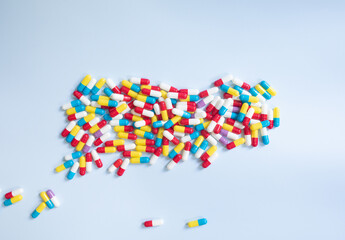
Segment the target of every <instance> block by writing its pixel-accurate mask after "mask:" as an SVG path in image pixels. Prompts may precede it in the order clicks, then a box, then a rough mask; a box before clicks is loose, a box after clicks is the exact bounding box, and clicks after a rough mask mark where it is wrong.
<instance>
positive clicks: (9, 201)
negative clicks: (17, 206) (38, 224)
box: [4, 195, 23, 206]
mask: <svg viewBox="0 0 345 240" xmlns="http://www.w3.org/2000/svg"><path fill="white" fill-rule="evenodd" d="M22 199H23V196H22V195H17V196H14V197H12V198H10V199H7V200H5V201H4V205H5V206H10V205H12V204H14V203H16V202H19V201H21V200H22Z"/></svg>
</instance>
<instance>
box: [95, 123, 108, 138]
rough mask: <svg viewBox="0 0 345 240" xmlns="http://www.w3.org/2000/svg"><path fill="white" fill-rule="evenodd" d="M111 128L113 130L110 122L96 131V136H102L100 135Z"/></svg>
mask: <svg viewBox="0 0 345 240" xmlns="http://www.w3.org/2000/svg"><path fill="white" fill-rule="evenodd" d="M110 130H111V126H110V125H109V124H107V125H105V126H104V127H102V128H101V129H99V130H98V131H97V132H95V133H94V136H95V137H96V138H100V137H102V136H104V134H106V133H107V132H109V131H110Z"/></svg>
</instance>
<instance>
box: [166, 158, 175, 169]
mask: <svg viewBox="0 0 345 240" xmlns="http://www.w3.org/2000/svg"><path fill="white" fill-rule="evenodd" d="M176 164H177V163H176V162H174V160H171V161H170V162H169V163H168V165H167V169H168V170H171V169H173V168H174V167H175V166H176Z"/></svg>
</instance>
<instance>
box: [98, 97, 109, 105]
mask: <svg viewBox="0 0 345 240" xmlns="http://www.w3.org/2000/svg"><path fill="white" fill-rule="evenodd" d="M97 103H98V104H99V105H101V106H109V100H107V99H98V101H97Z"/></svg>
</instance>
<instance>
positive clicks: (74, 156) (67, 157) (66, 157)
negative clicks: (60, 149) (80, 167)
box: [65, 151, 83, 161]
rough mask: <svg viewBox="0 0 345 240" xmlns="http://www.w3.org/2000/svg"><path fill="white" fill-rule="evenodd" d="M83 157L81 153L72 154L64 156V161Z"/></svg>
mask: <svg viewBox="0 0 345 240" xmlns="http://www.w3.org/2000/svg"><path fill="white" fill-rule="evenodd" d="M82 155H83V153H82V152H81V151H78V152H74V153H72V154H68V155H66V156H65V161H68V160H72V159H77V158H80V157H81V156H82Z"/></svg>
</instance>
